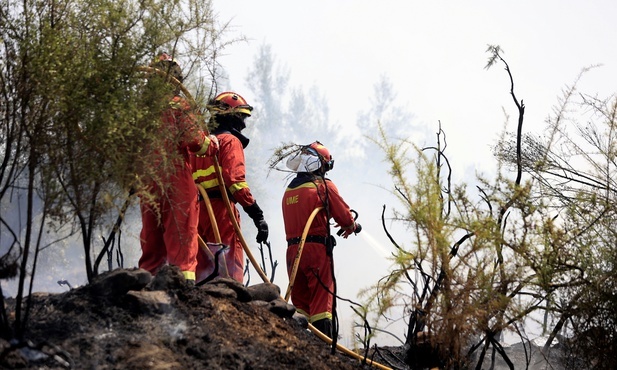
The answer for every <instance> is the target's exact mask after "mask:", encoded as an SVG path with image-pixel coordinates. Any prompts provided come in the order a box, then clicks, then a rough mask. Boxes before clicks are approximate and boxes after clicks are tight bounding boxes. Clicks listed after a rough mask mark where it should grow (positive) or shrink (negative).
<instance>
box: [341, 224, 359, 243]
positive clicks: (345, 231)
mask: <svg viewBox="0 0 617 370" xmlns="http://www.w3.org/2000/svg"><path fill="white" fill-rule="evenodd" d="M335 226H339V225H338V224H337V225H335ZM360 231H362V225H360V224H359V223H357V222H355V223H354V228H353V230H351V229H342V228H341V229H339V231H338V232H337V233H336V235H338V236H342V237H343V238H344V239H347V237H348V236H349V235H351V234H352V233H353V234H357V233H359V232H360Z"/></svg>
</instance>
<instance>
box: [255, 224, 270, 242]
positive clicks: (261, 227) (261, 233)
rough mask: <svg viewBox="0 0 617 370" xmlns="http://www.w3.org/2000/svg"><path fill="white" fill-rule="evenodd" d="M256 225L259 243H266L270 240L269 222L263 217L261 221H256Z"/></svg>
mask: <svg viewBox="0 0 617 370" xmlns="http://www.w3.org/2000/svg"><path fill="white" fill-rule="evenodd" d="M255 227H257V238H255V240H256V241H257V243H260V244H261V243H265V242H267V241H268V224H267V223H266V220H264V219H263V218H262V219H261V220H259V221H255Z"/></svg>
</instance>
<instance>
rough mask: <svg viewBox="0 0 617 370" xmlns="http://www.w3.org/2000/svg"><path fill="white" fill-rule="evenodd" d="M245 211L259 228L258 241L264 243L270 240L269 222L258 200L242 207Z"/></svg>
mask: <svg viewBox="0 0 617 370" xmlns="http://www.w3.org/2000/svg"><path fill="white" fill-rule="evenodd" d="M242 208H243V209H244V212H246V214H247V215H248V216H249V217H250V218H251V219H252V220H253V223H254V224H255V227H256V228H257V238H256V241H257V243H264V242H266V241H267V240H268V224H267V223H266V220H265V219H264V213H263V211H262V210H261V208H259V205H258V204H257V202H255V203H253V204H251V205H250V206H247V207H242Z"/></svg>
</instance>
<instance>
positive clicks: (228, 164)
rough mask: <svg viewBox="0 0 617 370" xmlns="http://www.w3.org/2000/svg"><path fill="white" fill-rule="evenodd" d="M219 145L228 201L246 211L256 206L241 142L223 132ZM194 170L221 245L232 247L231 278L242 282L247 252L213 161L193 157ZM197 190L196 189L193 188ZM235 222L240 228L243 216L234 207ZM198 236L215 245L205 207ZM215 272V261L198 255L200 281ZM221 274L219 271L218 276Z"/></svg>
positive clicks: (200, 218) (219, 156) (227, 258)
mask: <svg viewBox="0 0 617 370" xmlns="http://www.w3.org/2000/svg"><path fill="white" fill-rule="evenodd" d="M216 137H217V138H218V141H219V152H218V155H217V156H218V159H219V166H220V168H221V173H222V176H223V181H224V182H225V185H226V187H227V192H228V195H229V200H230V201H232V202H234V203H238V204H240V206H243V207H247V206H250V205H252V204H253V203H255V199H254V198H253V195H252V194H251V189H250V188H249V186H248V184H247V183H246V178H245V177H246V167H245V161H244V148H243V146H242V143H241V142H240V140H239V139H238V138H236V137H235V136H234V135H232V134H231V133H229V132H227V131H224V132H221V133H217V134H216ZM191 161H192V166H193V179H194V180H195V182H196V183H198V184H200V185H201V186H203V188H204V189H205V190H206V192H207V193H208V197H209V198H210V202H211V203H212V209H213V212H214V217H215V218H216V222H217V225H218V228H219V233H220V235H221V243H222V244H225V245H226V246H229V248H230V249H229V251H227V252H226V255H225V259H226V263H227V272H228V273H229V276H230V277H232V278H233V279H235V280H236V281H239V282H242V281H243V275H244V250H243V249H242V243H241V242H240V238H239V237H238V235H236V232H235V229H234V227H233V224H232V221H231V219H230V218H229V212H228V211H227V207H226V206H225V203H224V201H223V199H222V195H221V193H220V191H219V187H218V185H219V182H218V179H217V175H216V172H215V168H214V160H213V158H208V157H197V156H191ZM193 186H195V185H193ZM231 208H232V210H233V213H234V218H235V219H236V222H238V225H240V214H239V212H238V210H237V208H236V207H235V205H234V204H232V206H231ZM199 235H200V236H201V237H202V239H203V240H204V241H206V242H210V243H215V242H216V240H215V238H214V231H213V229H212V223H211V222H210V217H209V215H208V212H207V209H206V206H205V205H203V204H202V205H201V207H200V212H199ZM213 270H214V265H213V261H211V260H210V259H209V258H208V256H207V255H206V253H204V252H203V251H202V250H200V251H199V253H198V255H197V281H198V282H199V281H201V280H203V279H205V278H206V277H208V275H209V274H210V273H212V272H213ZM220 274H221V271H219V275H220Z"/></svg>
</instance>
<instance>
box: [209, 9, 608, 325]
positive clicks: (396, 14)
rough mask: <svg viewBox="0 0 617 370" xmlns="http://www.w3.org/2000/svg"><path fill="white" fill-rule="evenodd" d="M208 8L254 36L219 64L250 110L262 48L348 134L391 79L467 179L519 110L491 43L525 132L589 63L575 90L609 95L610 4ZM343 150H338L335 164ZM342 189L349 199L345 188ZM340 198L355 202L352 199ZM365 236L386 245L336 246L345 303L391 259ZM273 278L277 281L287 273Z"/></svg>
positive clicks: (486, 162)
mask: <svg viewBox="0 0 617 370" xmlns="http://www.w3.org/2000/svg"><path fill="white" fill-rule="evenodd" d="M213 4H214V8H215V12H217V13H218V17H219V21H221V22H225V21H230V22H231V26H232V28H231V32H230V34H229V35H230V36H239V35H243V36H246V37H247V38H248V39H249V41H248V42H246V43H239V44H236V45H234V46H231V47H228V48H227V49H226V50H225V54H226V55H225V56H224V57H223V58H222V59H221V63H222V64H223V65H224V67H225V69H226V70H227V71H228V72H229V73H230V86H231V88H232V89H234V90H236V91H238V92H240V93H241V94H242V95H244V97H245V98H246V99H247V100H248V101H249V103H250V102H251V101H254V100H255V96H254V95H253V92H252V91H251V90H250V89H248V87H247V86H246V84H245V83H244V81H245V79H246V76H247V73H248V70H249V68H250V67H251V66H252V63H253V61H254V58H255V53H256V52H257V51H258V50H259V47H260V46H261V45H263V44H268V45H270V46H271V50H272V52H273V54H274V55H275V57H276V58H277V61H278V62H279V63H283V64H285V65H286V66H287V68H289V71H290V73H291V81H292V83H293V84H294V85H301V86H306V87H308V86H311V85H316V86H318V87H319V88H320V89H321V91H322V92H323V93H325V95H326V97H327V98H328V101H329V108H330V118H331V122H333V123H334V124H339V125H341V126H342V127H344V128H345V127H346V128H349V130H350V131H351V130H354V129H355V119H356V117H357V112H360V111H364V110H367V109H368V108H369V105H370V98H371V97H372V95H373V86H374V84H375V83H376V82H377V81H378V79H379V77H380V76H381V75H385V76H387V77H388V78H389V79H390V80H391V81H392V82H393V84H394V89H395V91H396V92H397V93H398V97H397V99H398V102H399V103H400V104H402V105H404V106H405V107H406V109H407V110H408V111H409V112H411V113H412V114H413V119H414V125H422V126H425V127H428V128H429V129H430V130H432V131H436V128H437V123H438V122H439V121H441V124H442V127H443V129H444V130H445V132H446V134H447V135H448V150H447V153H448V154H449V158H450V160H451V161H454V163H455V168H456V169H458V171H457V173H455V174H454V176H455V177H458V178H462V177H463V174H461V172H467V174H468V175H469V174H471V175H473V173H474V172H475V171H483V172H484V171H491V170H492V169H493V167H492V166H493V165H494V160H493V159H492V157H491V151H490V147H491V145H494V143H495V141H496V139H497V137H498V135H499V133H500V132H501V131H502V129H503V128H504V124H505V121H506V118H505V114H508V115H510V119H509V123H508V125H507V129H508V130H509V131H514V130H515V128H516V119H517V111H516V110H515V106H514V104H513V101H512V98H511V96H510V95H509V89H510V82H509V79H508V76H507V74H506V72H505V71H504V69H503V65H502V64H498V65H496V66H494V67H492V68H490V69H489V70H486V69H485V68H484V67H485V65H486V63H487V60H488V57H489V54H488V53H487V52H486V49H487V45H489V44H491V45H500V46H501V48H502V49H503V50H504V53H503V56H504V58H505V59H506V61H507V62H508V64H509V65H510V69H511V71H512V73H513V77H514V80H515V93H516V95H517V98H518V99H519V100H521V99H523V100H524V103H525V106H526V113H525V127H524V128H525V131H536V132H539V131H542V130H543V129H544V122H545V119H546V118H547V116H548V115H549V114H551V111H552V107H553V106H554V105H555V104H557V102H558V97H559V95H560V93H561V91H562V89H563V88H564V87H565V86H566V85H569V84H571V83H572V82H574V80H575V79H576V77H577V76H578V74H579V73H580V72H581V70H582V69H583V68H585V67H589V66H592V65H602V66H601V67H599V68H594V69H593V70H591V71H590V72H589V73H587V74H586V75H585V77H584V78H583V80H582V81H581V83H580V84H579V87H580V91H581V92H586V93H591V94H596V93H597V94H598V95H599V96H600V97H608V96H610V95H611V94H613V93H614V91H615V90H614V89H615V87H614V86H615V85H614V82H615V81H617V43H615V42H614V37H615V35H617V22H615V20H614V16H615V14H617V2H615V1H614V0H611V1H609V0H602V1H582V0H581V1H564V0H559V1H558V0H551V1H531V0H523V1H495V0H491V1H488V0H483V1H467V2H462V1H457V2H455V1H415V0H413V1H409V0H405V1H379V2H377V1H365V0H337V1H335V0H328V1H325V0H316V1H308V2H295V1H276V0H262V1H249V0H235V1H228V0H214V1H213ZM504 111H505V113H504ZM418 144H421V145H422V144H425V143H418ZM341 150H343V148H335V149H334V156H335V158H336V157H337V154H338V155H339V156H340V155H341V153H340V151H341ZM248 151H249V152H250V148H249V149H248ZM337 151H338V153H337ZM334 172H336V170H335V171H333V173H332V177H333V178H334V179H335V178H336V176H335V174H334ZM337 184H338V183H337ZM340 188H341V186H340V185H339V190H341V192H342V194H343V195H344V196H345V194H346V193H349V191H348V190H347V189H340ZM346 198H352V199H353V200H355V201H356V203H358V202H357V198H354V195H347V196H346ZM348 202H349V203H351V201H349V200H348ZM270 216H271V217H277V215H276V214H272V213H271V214H270ZM269 222H271V221H269ZM273 223H274V222H273ZM249 227H250V226H249ZM274 235H275V237H279V238H280V236H276V235H277V234H274ZM371 237H375V238H376V239H378V240H381V241H382V242H383V241H384V240H385V239H384V237H383V235H382V233H380V232H379V230H375V229H373V230H371V229H369V230H367V233H366V234H364V235H363V236H362V239H361V240H360V242H359V243H358V242H355V243H356V244H357V245H354V247H353V248H350V246H349V245H348V246H345V243H351V242H347V241H345V242H343V243H339V244H343V245H342V246H340V247H337V248H338V249H339V251H337V253H338V255H335V257H336V258H337V260H336V261H335V264H336V265H337V266H338V267H339V268H338V272H337V280H338V282H339V285H340V287H339V289H340V290H341V291H342V292H344V293H343V294H347V295H348V297H349V298H351V299H356V297H355V296H353V294H354V293H355V292H357V291H358V290H359V289H361V288H364V287H366V282H367V280H370V278H373V277H376V276H378V275H379V274H382V273H383V271H384V268H385V266H387V263H386V262H385V258H384V256H385V255H386V254H387V253H386V252H384V253H380V251H379V250H378V249H377V248H374V247H373V248H372V249H371V248H370V247H369V246H368V244H370V243H369V241H370V240H369V239H371ZM277 244H280V243H277ZM382 246H383V245H382ZM383 247H385V248H387V246H383ZM279 261H280V262H281V263H284V260H281V259H279ZM279 274H284V266H281V269H280V270H279ZM285 278H286V277H285ZM372 282H375V281H374V280H373V281H372ZM285 283H286V282H285ZM282 289H284V286H283V287H282ZM342 305H344V304H342ZM346 330H347V329H346ZM342 334H347V333H342Z"/></svg>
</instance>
